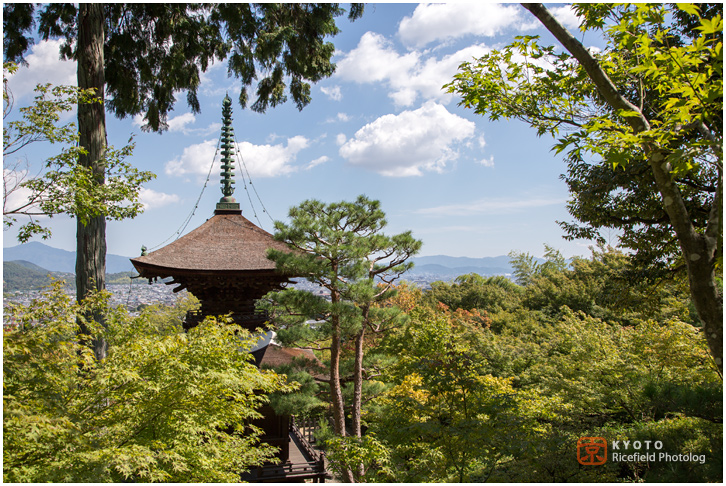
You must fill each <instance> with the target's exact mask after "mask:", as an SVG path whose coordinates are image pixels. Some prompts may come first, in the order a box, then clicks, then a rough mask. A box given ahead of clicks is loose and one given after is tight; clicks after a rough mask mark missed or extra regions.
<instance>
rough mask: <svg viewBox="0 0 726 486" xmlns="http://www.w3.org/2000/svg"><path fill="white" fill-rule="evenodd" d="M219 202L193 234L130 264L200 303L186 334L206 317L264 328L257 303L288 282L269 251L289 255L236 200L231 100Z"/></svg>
mask: <svg viewBox="0 0 726 486" xmlns="http://www.w3.org/2000/svg"><path fill="white" fill-rule="evenodd" d="M222 122H223V125H222V136H221V154H222V173H221V175H222V198H221V199H220V200H219V202H218V203H217V206H216V209H215V211H214V216H212V217H211V218H210V219H208V220H207V221H206V222H205V223H204V224H202V225H201V226H200V227H198V228H197V229H195V230H193V231H191V232H190V233H188V234H187V235H185V236H183V237H181V238H179V239H177V240H175V241H174V242H172V243H170V244H169V245H167V246H165V247H163V248H160V249H158V250H156V251H153V252H151V253H149V254H144V253H145V252H142V256H140V257H138V258H133V259H131V262H132V263H133V265H134V267H135V268H136V270H137V271H138V272H139V275H140V276H141V277H143V278H147V279H149V283H151V281H152V280H156V279H167V278H171V279H172V280H170V281H167V284H168V285H177V287H176V288H174V290H173V291H174V292H179V291H181V290H183V289H186V290H187V291H188V292H190V293H191V294H192V295H194V296H195V297H196V298H197V299H199V301H200V302H201V309H200V310H199V311H197V312H195V313H190V314H189V315H187V318H186V320H185V322H184V328H185V329H187V330H188V329H190V328H192V327H195V326H196V325H197V324H199V323H200V322H201V321H202V320H203V319H204V318H205V317H206V316H218V315H226V314H231V316H232V319H233V320H234V322H235V323H236V324H239V325H240V326H241V327H243V328H245V329H248V330H250V331H254V330H255V329H257V328H260V327H262V326H263V325H264V323H265V321H266V320H267V315H266V314H265V313H262V312H256V311H255V300H257V299H259V298H261V297H262V296H263V295H265V294H266V293H267V292H269V291H271V290H275V289H280V288H282V286H283V285H284V284H285V283H287V282H289V280H288V277H289V276H288V275H283V274H281V273H280V272H278V271H277V270H276V269H275V263H274V262H273V261H271V260H269V259H268V258H267V249H268V248H276V249H281V250H288V249H287V245H285V244H284V243H282V242H278V241H275V240H274V239H273V237H272V235H271V234H269V233H268V232H266V231H264V230H262V229H261V228H259V227H257V226H255V225H254V224H253V223H252V222H250V221H249V220H248V219H247V218H245V217H244V216H242V210H241V209H240V205H239V203H238V202H236V201H235V199H234V197H232V194H233V193H234V175H233V169H234V165H233V158H232V157H233V155H234V129H233V128H232V100H231V99H230V98H229V96H225V98H224V101H223V104H222Z"/></svg>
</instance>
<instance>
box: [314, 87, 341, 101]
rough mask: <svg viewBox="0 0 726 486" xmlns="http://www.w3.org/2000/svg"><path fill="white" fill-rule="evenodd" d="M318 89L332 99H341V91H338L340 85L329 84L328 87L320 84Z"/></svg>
mask: <svg viewBox="0 0 726 486" xmlns="http://www.w3.org/2000/svg"><path fill="white" fill-rule="evenodd" d="M320 91H322V92H323V94H324V95H326V96H327V97H328V98H330V99H331V100H333V101H340V100H342V99H343V93H341V91H340V86H331V87H329V88H328V87H326V86H321V87H320Z"/></svg>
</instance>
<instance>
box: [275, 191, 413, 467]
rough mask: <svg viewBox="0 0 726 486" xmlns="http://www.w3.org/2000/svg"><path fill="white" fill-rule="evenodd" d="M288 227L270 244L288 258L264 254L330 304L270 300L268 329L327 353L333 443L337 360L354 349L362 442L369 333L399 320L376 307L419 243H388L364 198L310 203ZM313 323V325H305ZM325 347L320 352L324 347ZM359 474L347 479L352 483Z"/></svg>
mask: <svg viewBox="0 0 726 486" xmlns="http://www.w3.org/2000/svg"><path fill="white" fill-rule="evenodd" d="M289 216H290V223H289V224H285V223H282V222H279V221H278V222H275V230H276V231H275V239H276V240H278V241H283V242H285V243H287V244H288V246H289V247H290V248H291V249H292V251H291V252H285V251H279V250H269V252H268V258H270V259H271V260H273V261H275V262H276V264H277V269H278V271H280V272H282V273H283V274H287V275H299V276H303V277H305V278H306V279H307V280H308V281H310V282H313V283H316V284H319V285H321V286H322V287H323V288H325V289H327V290H328V291H329V292H330V300H327V299H325V298H324V297H322V296H320V295H314V294H312V293H310V292H306V291H301V290H296V289H292V288H290V289H285V290H283V291H281V292H277V293H272V294H270V295H269V296H268V297H269V299H270V300H271V304H272V307H269V306H268V308H270V309H271V310H272V311H273V316H272V317H273V319H272V321H273V323H274V324H275V325H276V326H277V328H278V329H279V331H278V333H279V336H280V338H281V339H282V340H283V341H284V342H288V343H292V342H295V343H298V344H300V345H303V346H311V345H312V344H313V343H317V349H323V348H325V349H326V350H328V351H329V352H330V368H329V378H328V386H329V388H330V396H331V402H332V409H333V425H334V430H335V433H336V435H338V436H339V437H344V436H346V435H347V434H346V428H345V404H344V397H343V389H342V383H343V382H344V381H345V380H346V377H343V376H341V358H342V354H343V351H344V347H343V346H344V344H345V343H346V342H353V343H354V344H353V348H354V349H353V355H354V356H353V360H354V364H353V371H352V378H351V380H352V382H353V398H352V403H351V407H350V409H351V416H352V426H353V436H355V437H361V435H362V434H361V404H362V400H363V397H362V387H363V379H364V374H368V373H369V370H367V369H366V368H365V366H364V342H365V338H366V332H372V333H381V332H384V331H386V330H387V329H389V328H390V327H391V326H392V325H394V324H395V323H396V322H397V321H398V318H399V317H400V312H399V311H398V310H397V309H395V308H386V307H379V306H375V305H374V304H375V303H377V302H383V301H385V300H386V299H388V298H389V297H391V296H392V295H393V294H395V288H394V287H393V282H394V281H395V280H396V279H397V278H398V277H400V276H401V274H403V273H404V272H405V271H406V270H408V269H409V268H411V266H412V265H413V264H412V263H410V262H409V263H407V262H406V260H408V259H409V258H410V257H411V256H412V255H414V254H416V253H417V252H418V250H419V249H420V248H421V242H420V241H419V240H416V239H414V238H413V237H412V236H411V232H410V231H407V232H404V233H401V234H398V235H395V236H386V235H384V234H383V233H382V232H381V231H382V230H383V228H384V227H385V226H386V224H387V223H386V220H385V219H384V216H385V214H384V213H383V211H382V210H381V209H380V203H379V202H378V201H373V200H370V199H368V198H367V197H365V196H359V197H358V198H357V199H356V201H355V202H352V203H351V202H345V201H343V202H339V203H331V204H324V203H322V202H320V201H316V200H308V201H305V202H303V203H302V204H300V205H299V206H297V207H293V208H291V209H290V213H289ZM310 319H314V320H316V321H317V322H316V323H315V324H314V325H309V324H307V321H308V320H310ZM323 343H324V344H323ZM355 473H356V471H347V472H346V474H345V479H346V480H347V481H353V480H354V479H355V476H354V474H355Z"/></svg>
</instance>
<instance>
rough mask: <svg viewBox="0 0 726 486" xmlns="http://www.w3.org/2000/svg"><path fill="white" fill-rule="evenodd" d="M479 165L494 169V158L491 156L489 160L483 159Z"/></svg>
mask: <svg viewBox="0 0 726 486" xmlns="http://www.w3.org/2000/svg"><path fill="white" fill-rule="evenodd" d="M479 163H480V164H481V165H483V166H484V167H494V156H493V155H490V156H489V158H488V159H481V160H480V161H479Z"/></svg>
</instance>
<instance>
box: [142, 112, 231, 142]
mask: <svg viewBox="0 0 726 486" xmlns="http://www.w3.org/2000/svg"><path fill="white" fill-rule="evenodd" d="M196 121H197V117H196V116H194V114H193V113H191V112H189V113H183V114H181V115H178V116H173V117H171V118H169V119H168V120H167V122H166V123H167V124H168V125H169V131H170V132H181V133H183V134H184V135H197V136H202V137H204V136H207V135H211V134H213V133H219V130H220V129H221V128H222V124H221V123H210V124H209V125H208V126H206V127H200V128H192V127H190V125H193V124H194V122H196ZM132 123H133V125H134V126H137V127H143V126H144V125H146V123H145V122H144V115H142V114H138V115H134V118H133V120H132Z"/></svg>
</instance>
